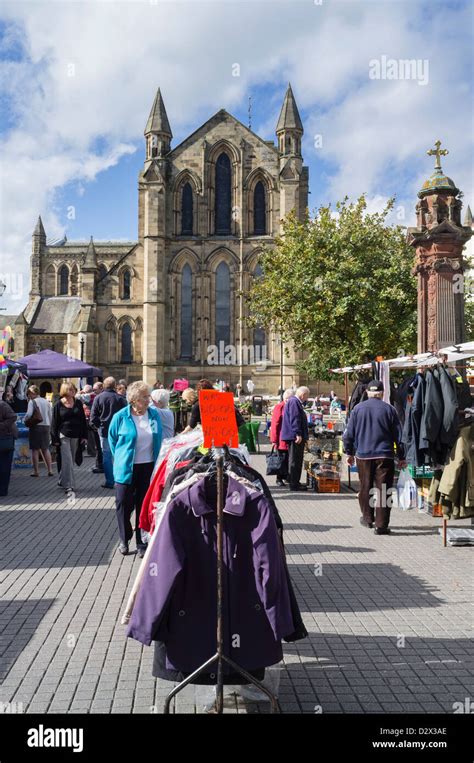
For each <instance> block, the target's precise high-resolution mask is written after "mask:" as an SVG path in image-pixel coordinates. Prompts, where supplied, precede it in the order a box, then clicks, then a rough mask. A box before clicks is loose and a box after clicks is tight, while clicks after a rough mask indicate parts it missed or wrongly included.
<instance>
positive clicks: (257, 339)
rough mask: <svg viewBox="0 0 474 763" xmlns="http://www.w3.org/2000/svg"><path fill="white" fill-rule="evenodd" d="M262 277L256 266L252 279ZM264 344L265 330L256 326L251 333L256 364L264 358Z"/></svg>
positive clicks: (259, 268) (265, 341)
mask: <svg viewBox="0 0 474 763" xmlns="http://www.w3.org/2000/svg"><path fill="white" fill-rule="evenodd" d="M262 276H263V270H262V266H261V265H259V264H257V265H256V266H255V269H254V271H253V277H254V278H261V277H262ZM266 344H267V337H266V334H265V329H263V328H262V327H261V326H257V327H256V328H255V329H254V331H253V346H254V350H256V352H255V360H256V361H257V362H258V361H260V360H263V359H264V357H265V356H266ZM257 348H258V349H257Z"/></svg>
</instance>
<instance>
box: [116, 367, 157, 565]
mask: <svg viewBox="0 0 474 763" xmlns="http://www.w3.org/2000/svg"><path fill="white" fill-rule="evenodd" d="M127 401H128V405H127V407H126V408H122V410H120V411H118V412H117V413H115V415H114V416H113V418H112V420H111V422H110V426H109V430H108V441H109V445H110V450H111V452H112V456H113V459H114V466H113V469H114V481H115V485H114V487H115V508H116V516H117V523H118V528H119V535H120V545H119V551H120V553H121V554H124V555H126V554H128V544H129V542H130V540H131V539H132V536H133V529H132V524H131V521H130V518H131V516H132V513H133V510H134V509H135V539H136V544H137V553H138V556H139V557H143V556H144V555H145V551H146V544H145V543H143V541H142V537H141V531H140V528H139V526H138V522H139V517H140V510H141V507H142V503H143V499H144V497H145V494H146V492H147V490H148V486H149V484H150V478H151V475H152V472H153V467H154V465H155V461H156V459H157V458H158V454H159V452H160V447H161V440H162V425H161V418H160V414H159V413H158V410H157V409H156V408H155V407H154V406H150V387H149V386H148V384H145V382H144V381H136V382H133V383H132V384H130V385H129V387H128V388H127Z"/></svg>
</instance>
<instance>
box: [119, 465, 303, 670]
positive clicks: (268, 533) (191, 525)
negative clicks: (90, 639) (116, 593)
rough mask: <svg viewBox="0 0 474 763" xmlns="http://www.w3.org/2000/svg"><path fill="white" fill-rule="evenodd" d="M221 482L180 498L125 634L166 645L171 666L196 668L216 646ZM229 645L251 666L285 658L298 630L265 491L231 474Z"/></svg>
mask: <svg viewBox="0 0 474 763" xmlns="http://www.w3.org/2000/svg"><path fill="white" fill-rule="evenodd" d="M215 502H216V484H215V481H214V482H213V481H212V478H210V477H206V478H204V479H202V480H200V481H199V482H197V483H195V484H194V485H192V486H190V487H188V488H185V489H184V490H183V491H182V493H180V494H179V495H178V496H176V498H174V499H173V500H172V501H171V502H170V504H169V506H168V508H167V510H166V514H165V516H164V518H163V520H162V523H161V525H160V527H159V530H158V534H157V536H156V538H155V541H154V544H153V549H152V551H151V556H150V558H149V570H148V574H147V573H145V576H144V578H143V581H142V584H141V586H140V589H139V592H138V595H137V598H136V601H135V606H134V608H133V613H132V616H131V619H130V624H129V627H128V630H127V635H128V636H129V637H131V638H134V639H136V640H137V641H140V642H141V643H142V644H145V645H147V646H148V645H149V644H150V643H151V641H152V640H158V641H163V642H164V643H165V645H166V655H167V659H166V667H167V668H169V669H175V670H181V671H183V672H186V673H191V672H192V671H194V670H196V668H197V667H199V666H200V665H201V664H202V663H203V662H205V661H206V660H208V659H209V658H210V657H212V655H213V654H214V653H215V652H216V609H217V593H216V585H217V582H216V581H217V558H216V512H215V508H214V507H215ZM224 512H225V513H224V623H225V625H224V649H225V654H227V655H228V656H229V657H231V658H232V659H233V660H235V662H237V664H239V665H242V666H243V667H244V668H247V669H248V670H253V669H256V668H260V667H266V666H268V665H273V664H275V663H276V662H279V661H280V660H281V659H282V648H281V639H282V638H283V637H284V636H287V635H289V634H290V633H292V632H293V630H294V624H293V618H292V615H291V607H290V600H289V595H288V585H287V582H286V575H285V568H284V562H283V549H282V545H281V541H280V538H279V536H278V532H277V527H276V524H275V520H274V518H273V512H272V509H271V506H270V504H269V503H268V501H267V499H266V498H265V496H264V495H263V494H262V493H261V492H260V491H256V490H253V489H252V490H249V489H248V488H247V487H245V486H244V485H243V484H242V483H240V482H238V481H237V480H235V479H233V478H232V477H229V478H228V485H227V493H226V498H225V508H224Z"/></svg>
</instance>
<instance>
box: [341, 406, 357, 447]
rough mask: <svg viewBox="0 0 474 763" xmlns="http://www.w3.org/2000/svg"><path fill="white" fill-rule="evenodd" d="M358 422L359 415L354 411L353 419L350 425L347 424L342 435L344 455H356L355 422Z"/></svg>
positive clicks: (351, 418)
mask: <svg viewBox="0 0 474 763" xmlns="http://www.w3.org/2000/svg"><path fill="white" fill-rule="evenodd" d="M356 420H357V413H356V411H355V410H353V411H352V414H351V417H350V419H349V423H348V424H347V427H346V429H345V431H344V434H343V435H342V442H343V445H344V453H347V455H348V456H353V455H355V422H356Z"/></svg>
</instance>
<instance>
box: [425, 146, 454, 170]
mask: <svg viewBox="0 0 474 763" xmlns="http://www.w3.org/2000/svg"><path fill="white" fill-rule="evenodd" d="M440 145H441V141H440V140H436V141H435V146H436V148H430V150H429V151H427V152H426V153H427V154H428V156H436V163H435V170H440V169H441V162H440V160H439V158H440V156H446V155H447V154H449V151H448V149H447V148H440Z"/></svg>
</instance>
